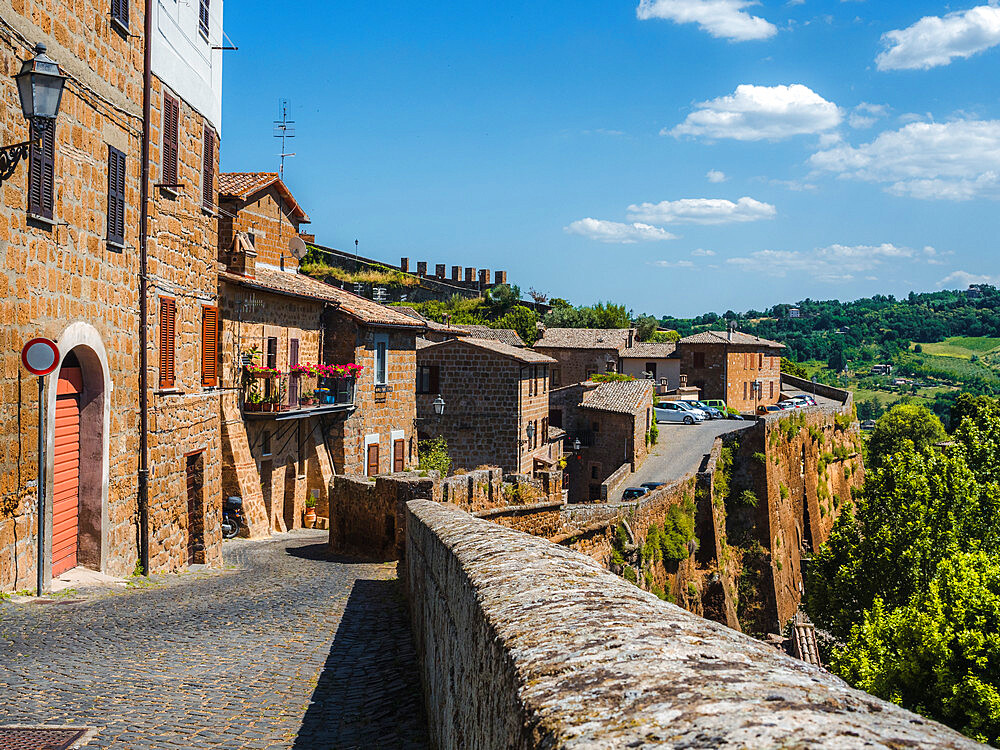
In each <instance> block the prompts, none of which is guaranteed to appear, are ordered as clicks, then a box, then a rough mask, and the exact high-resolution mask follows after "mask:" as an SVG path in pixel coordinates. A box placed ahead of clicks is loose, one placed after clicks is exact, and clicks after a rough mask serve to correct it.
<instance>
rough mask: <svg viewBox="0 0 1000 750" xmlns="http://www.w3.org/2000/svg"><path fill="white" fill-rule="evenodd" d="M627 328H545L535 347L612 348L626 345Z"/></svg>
mask: <svg viewBox="0 0 1000 750" xmlns="http://www.w3.org/2000/svg"><path fill="white" fill-rule="evenodd" d="M630 330H631V329H629V328H546V329H545V332H544V333H543V334H542V337H541V338H540V339H539V340H538V341H537V342H536V343H535V348H536V349H537V348H546V347H547V348H552V349H614V350H615V351H618V352H621V351H623V350H624V349H625V347H626V346H627V345H628V335H629V331H630Z"/></svg>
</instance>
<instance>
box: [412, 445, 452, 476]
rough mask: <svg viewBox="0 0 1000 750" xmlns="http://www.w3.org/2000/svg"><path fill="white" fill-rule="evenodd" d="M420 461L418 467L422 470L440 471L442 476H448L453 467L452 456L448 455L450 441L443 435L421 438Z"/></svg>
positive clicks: (418, 449)
mask: <svg viewBox="0 0 1000 750" xmlns="http://www.w3.org/2000/svg"><path fill="white" fill-rule="evenodd" d="M417 451H418V453H419V454H420V461H419V462H418V464H417V468H419V469H420V471H439V472H441V476H442V477H446V476H448V471H449V470H450V469H451V456H449V455H448V441H447V440H445V439H444V438H443V437H439V438H432V439H430V440H421V441H420V442H419V443H417Z"/></svg>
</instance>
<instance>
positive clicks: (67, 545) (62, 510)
mask: <svg viewBox="0 0 1000 750" xmlns="http://www.w3.org/2000/svg"><path fill="white" fill-rule="evenodd" d="M78 329H79V330H78ZM81 338H82V340H83V341H84V342H85V343H81ZM58 345H59V349H60V351H61V352H62V353H63V357H62V361H61V363H60V367H59V370H58V372H57V373H54V374H53V375H52V380H51V381H50V384H49V416H48V419H47V421H48V439H47V443H48V454H49V459H48V464H49V470H50V472H51V473H50V474H49V477H50V480H49V491H48V492H47V494H48V498H49V500H48V503H47V504H48V508H47V514H46V515H47V516H48V522H47V527H48V529H47V530H48V536H49V539H48V542H49V544H48V548H49V560H50V561H51V575H52V577H56V576H59V575H60V574H62V573H64V572H66V571H67V570H70V569H71V568H74V567H77V566H83V567H86V568H91V569H93V570H99V571H102V570H103V564H104V562H105V559H106V550H105V549H104V545H105V540H104V532H105V530H106V524H107V510H106V508H107V489H108V446H107V445H106V439H107V430H108V423H109V412H108V406H109V404H108V399H107V398H106V397H105V396H106V394H107V393H108V392H109V390H110V381H109V378H108V372H107V367H106V365H105V363H106V357H105V353H104V347H103V345H102V344H101V342H100V338H99V337H96V331H94V330H93V329H92V328H91V327H90V326H87V325H86V324H74V325H73V326H70V328H68V329H67V330H66V332H65V333H64V335H63V336H62V337H61V338H60V340H59V342H58Z"/></svg>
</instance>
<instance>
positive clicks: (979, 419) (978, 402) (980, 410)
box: [950, 393, 1000, 430]
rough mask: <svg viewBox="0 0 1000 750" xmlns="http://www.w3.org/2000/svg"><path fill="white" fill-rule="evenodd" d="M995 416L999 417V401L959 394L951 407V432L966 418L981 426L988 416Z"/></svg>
mask: <svg viewBox="0 0 1000 750" xmlns="http://www.w3.org/2000/svg"><path fill="white" fill-rule="evenodd" d="M997 415H1000V401H997V400H996V399H995V398H990V397H989V396H982V395H980V396H973V395H972V394H971V393H960V394H959V395H958V398H956V399H955V403H954V404H952V407H951V415H950V420H951V427H952V429H953V430H954V429H958V427H959V425H961V424H962V420H963V419H965V418H966V417H968V418H969V419H971V420H972V421H973V422H976V423H977V424H982V423H983V422H984V421H985V420H986V419H987V418H988V417H989V416H997Z"/></svg>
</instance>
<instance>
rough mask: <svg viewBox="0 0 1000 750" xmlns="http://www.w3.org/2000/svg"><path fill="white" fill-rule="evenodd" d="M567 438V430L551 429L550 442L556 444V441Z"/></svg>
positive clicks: (560, 428)
mask: <svg viewBox="0 0 1000 750" xmlns="http://www.w3.org/2000/svg"><path fill="white" fill-rule="evenodd" d="M564 437H566V430H564V429H563V428H562V427H551V426H550V427H549V442H550V443H554V442H555V441H556V440H562V439H563V438H564Z"/></svg>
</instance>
